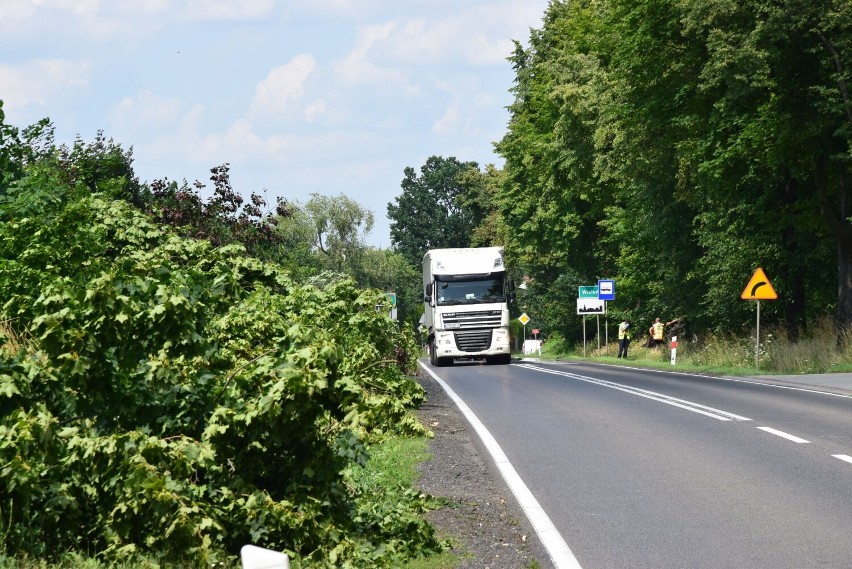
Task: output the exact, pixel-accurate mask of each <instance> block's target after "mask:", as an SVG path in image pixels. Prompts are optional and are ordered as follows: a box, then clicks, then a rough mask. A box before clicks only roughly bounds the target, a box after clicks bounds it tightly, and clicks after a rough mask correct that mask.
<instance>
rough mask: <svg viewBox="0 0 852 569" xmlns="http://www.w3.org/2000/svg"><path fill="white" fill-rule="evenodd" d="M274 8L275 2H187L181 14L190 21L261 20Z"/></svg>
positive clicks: (200, 0)
mask: <svg viewBox="0 0 852 569" xmlns="http://www.w3.org/2000/svg"><path fill="white" fill-rule="evenodd" d="M274 8H275V0H186V3H185V5H184V6H183V7H182V8H181V9H180V13H181V16H182V17H183V18H185V19H188V20H259V19H262V18H265V17H267V16H269V14H271V13H272V11H273V10H274Z"/></svg>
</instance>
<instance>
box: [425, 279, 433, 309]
mask: <svg viewBox="0 0 852 569" xmlns="http://www.w3.org/2000/svg"><path fill="white" fill-rule="evenodd" d="M423 302H425V303H426V304H430V305H431V304H432V283H429V284H427V285H426V294H424V295H423Z"/></svg>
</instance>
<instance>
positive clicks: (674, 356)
mask: <svg viewBox="0 0 852 569" xmlns="http://www.w3.org/2000/svg"><path fill="white" fill-rule="evenodd" d="M676 362H677V336H672V365H675V363H676Z"/></svg>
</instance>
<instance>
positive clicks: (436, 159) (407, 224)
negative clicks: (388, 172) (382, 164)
mask: <svg viewBox="0 0 852 569" xmlns="http://www.w3.org/2000/svg"><path fill="white" fill-rule="evenodd" d="M470 169H478V165H477V164H476V162H460V161H459V160H458V159H457V158H455V157H450V158H443V157H440V156H431V157H429V158H428V159H427V160H426V164H424V165H423V166H421V168H420V174H419V175H418V174H417V172H416V171H415V170H414V168H411V167H406V168H405V177H404V178H403V180H402V184H401V186H402V193H401V194H400V195H399V196H397V197H396V198H394V201H393V202H392V203H389V204H388V218H389V219H390V220H391V224H390V234H391V242H392V244H393V246H394V248H395V249H396V250H397V251H399V252H400V253H401V254H402V255H403V257H405V258H406V260H408V262H409V263H411V264H412V265H413V266H416V267H419V266H420V262H421V260H422V259H423V254H424V253H425V252H426V251H427V250H429V249H435V248H444V247H468V246H469V245H470V243H471V237H472V234H473V230H474V227H475V221H474V218H473V215H472V213H471V212H470V211H469V210H467V209H466V208H465V207H464V206H463V196H464V191H465V188H464V185H463V184H462V183H461V180H460V177H461V175H462V174H463V173H464V172H466V171H467V170H470Z"/></svg>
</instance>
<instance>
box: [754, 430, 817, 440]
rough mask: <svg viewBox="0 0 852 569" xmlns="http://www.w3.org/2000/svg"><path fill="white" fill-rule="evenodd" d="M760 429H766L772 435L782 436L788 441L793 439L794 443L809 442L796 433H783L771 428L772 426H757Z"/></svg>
mask: <svg viewBox="0 0 852 569" xmlns="http://www.w3.org/2000/svg"><path fill="white" fill-rule="evenodd" d="M758 429H760V430H761V431H766V432H767V433H772V434H773V435H776V436H779V437H782V438H785V439H787V440H788V441H793V442H794V443H809V442H811V441H806V440H805V439H801V438H799V437H797V436H796V435H791V434H790V433H785V432H784V431H779V430H777V429H773V428H772V427H758Z"/></svg>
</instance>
